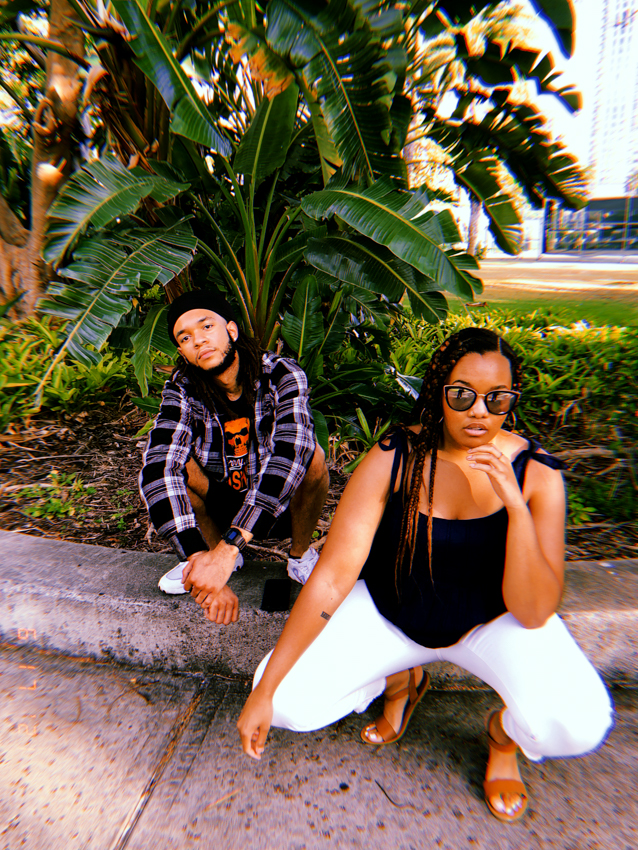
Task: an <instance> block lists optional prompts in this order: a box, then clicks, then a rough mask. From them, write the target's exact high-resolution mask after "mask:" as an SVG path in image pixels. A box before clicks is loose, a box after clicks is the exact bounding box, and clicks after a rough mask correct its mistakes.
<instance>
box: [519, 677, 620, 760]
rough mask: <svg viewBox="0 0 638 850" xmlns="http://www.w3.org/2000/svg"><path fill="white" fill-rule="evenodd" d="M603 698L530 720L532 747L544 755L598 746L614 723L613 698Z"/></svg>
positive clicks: (576, 753) (572, 753) (567, 753)
mask: <svg viewBox="0 0 638 850" xmlns="http://www.w3.org/2000/svg"><path fill="white" fill-rule="evenodd" d="M601 697H602V698H599V699H594V700H592V701H590V703H589V704H588V705H587V704H583V703H581V704H580V705H578V706H574V707H573V709H572V711H569V712H552V711H551V709H550V711H548V712H547V714H546V715H545V717H543V718H540V717H536V718H535V720H533V721H532V722H531V723H530V728H531V733H530V735H529V737H530V739H531V740H530V742H529V746H530V749H531V750H533V751H535V752H538V753H540V754H542V755H544V756H549V757H561V756H563V757H565V756H582V755H585V754H587V753H590V752H592V751H593V750H595V749H597V748H598V747H599V746H600V745H601V744H602V743H603V741H604V740H605V738H606V737H607V734H608V732H609V730H610V729H611V726H612V723H613V710H612V707H611V702H610V700H609V697H608V695H607V692H606V691H605V692H604V696H603V695H601Z"/></svg>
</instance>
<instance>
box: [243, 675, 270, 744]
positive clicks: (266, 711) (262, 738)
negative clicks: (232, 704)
mask: <svg viewBox="0 0 638 850" xmlns="http://www.w3.org/2000/svg"><path fill="white" fill-rule="evenodd" d="M271 723H272V699H271V698H270V697H268V696H263V695H262V694H261V692H260V689H259V685H257V687H256V688H255V690H254V691H253V692H252V693H251V694H250V696H249V697H248V699H247V700H246V702H245V704H244V707H243V709H242V711H241V714H240V715H239V720H238V721H237V728H238V729H239V737H240V738H241V745H242V747H243V750H244V752H245V753H246V755H248V756H250V757H251V758H254V759H260V758H261V754H262V753H263V751H264V749H265V748H266V738H267V736H268V730H269V729H270V724H271Z"/></svg>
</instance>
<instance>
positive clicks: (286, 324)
mask: <svg viewBox="0 0 638 850" xmlns="http://www.w3.org/2000/svg"><path fill="white" fill-rule="evenodd" d="M290 307H291V311H292V312H287V313H286V314H285V316H284V321H283V323H282V325H281V335H282V336H283V338H284V339H285V341H286V344H287V345H288V346H289V347H290V348H291V350H292V351H293V352H294V354H295V359H296V360H297V361H298V362H299V364H300V365H301V366H302V367H303V366H304V361H305V360H306V359H307V357H308V353H309V352H310V351H312V349H314V348H317V346H319V345H321V342H322V341H323V337H324V333H323V317H322V315H321V298H320V297H319V290H318V288H317V281H316V280H315V278H314V277H313V275H306V276H305V277H304V279H303V280H302V281H301V283H300V284H299V286H297V289H296V290H295V294H294V296H293V299H292V303H291V305H290Z"/></svg>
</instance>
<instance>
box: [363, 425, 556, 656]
mask: <svg viewBox="0 0 638 850" xmlns="http://www.w3.org/2000/svg"><path fill="white" fill-rule="evenodd" d="M379 445H380V446H381V448H382V449H383V450H384V451H394V452H395V456H394V464H393V467H392V482H391V487H390V500H389V502H388V505H387V507H386V509H385V512H384V514H383V518H382V520H381V523H380V524H379V528H378V529H377V533H376V535H375V537H374V540H373V542H372V547H371V549H370V554H369V556H368V559H367V561H366V563H365V564H364V567H363V570H362V572H361V578H362V579H363V580H364V581H365V583H366V586H367V588H368V590H369V592H370V595H371V596H372V599H373V601H374V604H375V605H376V607H377V609H378V611H379V613H380V614H382V615H383V616H384V617H385V618H386V619H387V620H389V621H390V622H391V623H394V625H395V626H398V628H400V629H401V631H402V632H404V634H406V635H407V636H408V637H409V638H411V639H412V640H413V641H416V643H419V644H421V646H427V647H431V648H433V649H434V648H437V647H441V646H451V645H452V644H453V643H456V642H457V641H458V640H459V638H461V637H462V636H463V635H464V634H465V633H466V632H468V631H469V630H470V629H473V628H474V627H475V626H478V625H479V624H481V623H487V622H489V621H490V620H493V619H494V618H495V617H498V616H500V615H501V614H504V613H505V611H506V610H507V609H506V607H505V602H504V601H503V590H502V585H503V572H504V569H505V544H506V540H507V526H508V514H507V509H506V508H505V507H503V508H501V509H500V510H498V511H496V512H495V513H493V514H489V515H488V516H485V517H478V518H476V519H442V518H440V517H434V518H433V521H432V578H430V570H429V567H428V561H429V559H428V538H427V516H426V515H425V514H422V513H420V514H419V516H418V520H417V521H418V526H417V534H416V543H415V550H414V561H413V563H412V569H411V571H410V572H408V566H407V561H408V558H406V564H405V565H404V569H403V571H402V573H401V575H400V578H399V582H398V585H399V586H398V592H397V587H396V585H395V576H394V562H395V559H396V553H397V549H398V545H399V537H400V533H401V515H402V513H403V486H401V487H400V488H399V490H398V491H397V492H396V493H394V492H393V491H394V487H395V483H396V478H397V474H398V470H399V464H400V462H401V460H403V470H404V475H405V469H406V466H407V463H406V461H407V457H408V442H407V437H406V435H405V433H404V432H403V431H397V432H395V433H394V434H392V436H391V437H390V440H389V443H387V444H386V445H383V444H382V443H380V444H379ZM539 449H540V446H539V445H538V443H535V442H534V441H531V442H530V444H529V446H528V448H526V449H523V450H522V451H521V452H520V453H519V454H518V455H517V456H516V457H515V458H514V460H513V461H512V466H513V468H514V472H515V473H516V479H517V481H518V483H519V486H520V487H521V489H522V488H523V482H524V480H525V470H526V468H527V463H528V461H529V459H530V458H534V460H537V461H539V462H540V463H543V464H545V465H546V466H550V467H551V468H552V469H560V468H562V467H563V466H564V464H563V463H562V462H561V461H559V460H558V459H557V458H555V457H552V456H551V455H547V454H541V453H539V451H538V450H539Z"/></svg>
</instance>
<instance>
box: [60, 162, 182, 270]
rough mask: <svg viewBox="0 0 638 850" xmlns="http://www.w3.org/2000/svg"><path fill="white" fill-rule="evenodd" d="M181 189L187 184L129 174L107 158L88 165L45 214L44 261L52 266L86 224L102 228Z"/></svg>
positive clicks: (72, 179) (77, 173) (119, 163)
mask: <svg viewBox="0 0 638 850" xmlns="http://www.w3.org/2000/svg"><path fill="white" fill-rule="evenodd" d="M185 189H188V184H187V183H178V182H176V181H174V180H170V179H167V178H165V177H160V176H158V175H157V174H149V173H148V172H145V171H141V169H135V170H134V171H129V170H128V169H127V168H125V167H124V166H123V165H122V163H121V162H120V161H119V160H118V159H116V157H114V156H111V155H107V156H105V157H103V158H102V159H96V160H94V161H93V162H89V163H87V164H86V165H85V166H83V167H82V168H81V169H80V170H79V171H76V172H75V174H73V176H72V177H71V178H70V180H68V182H67V183H66V184H65V185H64V187H63V188H62V190H61V192H60V194H59V195H58V197H57V198H56V200H55V202H54V203H53V205H52V206H51V209H50V210H49V213H48V217H49V225H48V229H47V237H46V243H45V247H44V259H45V260H46V261H47V263H51V264H52V265H54V266H56V265H58V264H59V263H60V262H61V261H62V259H63V258H64V255H65V253H66V252H67V251H68V249H69V248H70V247H72V245H73V244H74V242H75V241H76V240H77V239H78V237H79V236H80V235H81V234H82V233H83V232H84V231H85V230H86V228H87V227H88V226H89V224H90V225H92V226H93V227H95V228H96V229H97V228H101V227H104V226H105V225H107V224H108V223H109V222H111V221H113V220H114V219H115V218H120V217H122V216H125V215H128V214H129V213H131V212H133V211H134V210H135V209H136V208H137V207H138V205H139V203H140V201H141V200H142V199H143V198H146V197H149V196H150V197H152V198H154V199H155V200H156V201H159V202H160V203H161V202H163V201H167V200H168V199H169V198H172V197H173V196H174V195H177V194H178V193H179V192H183V191H184V190H185Z"/></svg>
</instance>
